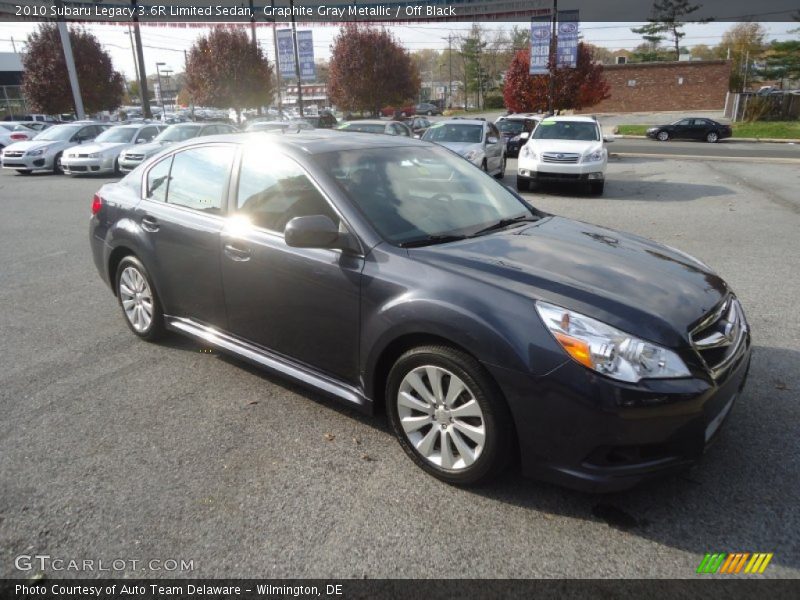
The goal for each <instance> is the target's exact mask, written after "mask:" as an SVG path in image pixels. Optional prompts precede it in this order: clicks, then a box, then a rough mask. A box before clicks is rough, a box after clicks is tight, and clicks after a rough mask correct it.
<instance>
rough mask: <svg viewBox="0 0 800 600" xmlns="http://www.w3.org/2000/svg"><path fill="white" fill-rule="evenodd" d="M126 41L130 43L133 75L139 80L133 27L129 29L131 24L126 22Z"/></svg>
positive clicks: (140, 90)
mask: <svg viewBox="0 0 800 600" xmlns="http://www.w3.org/2000/svg"><path fill="white" fill-rule="evenodd" d="M128 41H129V42H130V43H131V56H132V57H133V76H134V78H135V79H136V81H139V61H137V60H136V49H135V48H134V46H135V44H134V41H133V29H131V24H130V23H128ZM141 95H142V89H141V86H140V87H139V100H140V101H141V99H142V98H141Z"/></svg>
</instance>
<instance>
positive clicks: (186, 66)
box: [183, 49, 194, 121]
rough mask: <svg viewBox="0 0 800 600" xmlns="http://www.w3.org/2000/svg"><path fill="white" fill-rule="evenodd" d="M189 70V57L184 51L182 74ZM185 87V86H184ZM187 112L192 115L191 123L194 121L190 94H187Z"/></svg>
mask: <svg viewBox="0 0 800 600" xmlns="http://www.w3.org/2000/svg"><path fill="white" fill-rule="evenodd" d="M188 70H189V55H188V54H187V52H186V50H185V49H184V51H183V72H184V73H186V72H188ZM184 85H185V84H184ZM189 111H190V114H191V115H192V121H194V96H192V94H191V92H190V93H189Z"/></svg>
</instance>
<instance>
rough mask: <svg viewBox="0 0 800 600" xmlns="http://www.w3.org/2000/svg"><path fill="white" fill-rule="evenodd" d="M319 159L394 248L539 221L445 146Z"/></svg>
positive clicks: (377, 150)
mask: <svg viewBox="0 0 800 600" xmlns="http://www.w3.org/2000/svg"><path fill="white" fill-rule="evenodd" d="M315 158H316V160H317V161H318V162H319V163H320V165H321V166H322V168H323V169H324V170H325V171H327V172H328V173H329V174H330V175H331V176H332V177H333V178H334V179H335V180H336V182H337V183H338V184H339V186H340V187H341V189H342V190H343V191H344V193H345V194H346V195H347V196H348V197H349V199H350V200H351V202H353V204H355V205H356V206H357V207H358V208H359V209H360V210H361V211H362V212H363V213H364V215H365V216H366V218H367V219H368V220H369V221H370V222H371V223H372V225H373V226H374V227H375V229H376V230H377V231H378V233H380V235H381V236H382V237H383V238H384V239H386V240H387V241H388V242H390V243H392V244H395V245H400V246H404V245H407V246H410V245H425V244H426V243H437V242H439V241H447V239H446V238H447V237H449V236H459V237H460V236H470V235H475V234H477V233H478V232H481V230H483V229H485V228H487V227H491V226H492V225H497V224H498V223H499V222H501V221H504V220H506V219H525V218H531V219H533V218H537V215H536V214H535V213H534V212H533V211H532V210H531V209H530V207H528V206H527V205H525V204H524V203H523V202H521V201H520V200H519V199H518V198H517V197H516V196H515V195H514V194H512V193H511V192H510V191H509V190H507V189H506V188H505V187H504V186H503V185H501V184H500V183H498V182H497V181H495V180H494V179H493V178H492V177H489V176H487V175H486V174H484V173H482V172H481V171H480V170H478V169H476V168H475V167H473V166H472V165H471V164H470V163H469V162H467V161H465V160H464V159H463V158H461V157H459V156H456V155H455V154H453V153H452V152H450V151H449V150H446V149H444V148H436V147H418V146H414V147H402V146H401V147H392V148H371V149H369V150H347V151H342V152H329V153H325V154H320V155H317V156H316V157H315ZM436 238H441V239H439V240H437V239H436Z"/></svg>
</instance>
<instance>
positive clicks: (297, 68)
mask: <svg viewBox="0 0 800 600" xmlns="http://www.w3.org/2000/svg"><path fill="white" fill-rule="evenodd" d="M289 10H291V11H292V46H293V47H294V72H295V73H296V74H297V110H298V111H299V112H300V117H301V118H302V117H303V84H302V82H301V80H300V52H299V51H298V49H297V23H295V20H294V0H289Z"/></svg>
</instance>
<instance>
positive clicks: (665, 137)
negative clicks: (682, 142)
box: [656, 131, 669, 142]
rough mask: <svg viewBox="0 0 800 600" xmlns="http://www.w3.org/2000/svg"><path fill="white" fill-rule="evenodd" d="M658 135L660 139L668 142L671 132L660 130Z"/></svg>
mask: <svg viewBox="0 0 800 600" xmlns="http://www.w3.org/2000/svg"><path fill="white" fill-rule="evenodd" d="M656 137H657V138H658V141H660V142H666V141H667V140H668V139H669V133H667V132H666V131H659V132H658V135H657V136H656Z"/></svg>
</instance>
